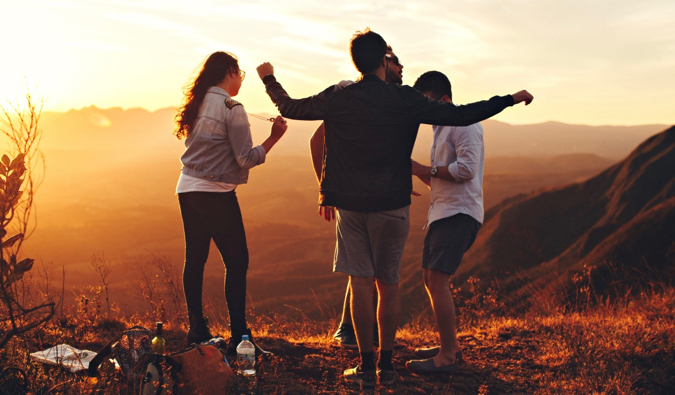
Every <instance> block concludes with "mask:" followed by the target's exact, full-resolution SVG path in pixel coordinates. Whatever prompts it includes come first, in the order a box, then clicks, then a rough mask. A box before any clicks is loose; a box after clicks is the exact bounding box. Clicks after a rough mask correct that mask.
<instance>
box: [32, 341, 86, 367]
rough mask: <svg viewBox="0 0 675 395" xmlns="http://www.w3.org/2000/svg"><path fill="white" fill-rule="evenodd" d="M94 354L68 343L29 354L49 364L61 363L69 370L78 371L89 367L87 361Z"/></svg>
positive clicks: (34, 359)
mask: <svg viewBox="0 0 675 395" xmlns="http://www.w3.org/2000/svg"><path fill="white" fill-rule="evenodd" d="M95 356H96V352H94V351H89V350H79V349H77V348H75V347H73V346H70V345H68V344H59V345H57V346H54V347H51V348H48V349H46V350H42V351H37V352H34V353H31V354H30V359H32V360H33V361H36V362H42V363H46V364H49V365H63V366H65V367H67V368H68V369H70V371H71V372H73V373H75V372H79V371H80V370H85V369H87V368H89V362H91V360H92V359H94V357H95Z"/></svg>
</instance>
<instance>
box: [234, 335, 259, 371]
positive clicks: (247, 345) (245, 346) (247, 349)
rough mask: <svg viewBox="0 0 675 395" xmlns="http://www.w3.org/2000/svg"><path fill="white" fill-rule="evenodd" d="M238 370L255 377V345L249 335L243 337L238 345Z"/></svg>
mask: <svg viewBox="0 0 675 395" xmlns="http://www.w3.org/2000/svg"><path fill="white" fill-rule="evenodd" d="M237 371H238V372H239V374H241V375H243V376H245V377H249V378H251V379H255V347H254V346H253V343H251V342H250V341H249V340H248V335H244V336H242V337H241V343H239V345H238V346H237Z"/></svg>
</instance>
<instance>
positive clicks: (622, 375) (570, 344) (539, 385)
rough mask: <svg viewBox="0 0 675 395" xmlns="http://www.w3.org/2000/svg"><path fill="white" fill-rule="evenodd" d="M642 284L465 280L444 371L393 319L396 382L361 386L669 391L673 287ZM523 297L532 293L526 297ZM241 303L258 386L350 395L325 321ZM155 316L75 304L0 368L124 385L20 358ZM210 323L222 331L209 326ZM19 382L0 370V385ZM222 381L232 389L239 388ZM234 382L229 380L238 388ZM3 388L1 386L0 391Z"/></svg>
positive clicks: (673, 371)
mask: <svg viewBox="0 0 675 395" xmlns="http://www.w3.org/2000/svg"><path fill="white" fill-rule="evenodd" d="M657 289H659V287H658V286H653V287H651V288H648V289H645V292H644V293H643V296H642V297H640V298H627V299H623V300H622V301H619V302H615V303H612V304H602V303H595V302H597V300H595V301H594V302H593V303H589V304H587V305H585V306H584V308H582V309H576V311H571V310H569V309H568V307H567V306H564V305H557V306H554V305H551V306H549V309H548V310H545V311H544V310H539V311H534V310H531V311H529V312H527V313H518V314H515V313H513V312H512V310H510V309H509V308H508V302H507V300H506V299H503V298H502V295H500V294H499V292H498V291H497V290H495V289H492V290H486V291H485V292H482V291H478V290H474V293H473V294H471V296H470V298H469V299H462V298H461V297H460V298H459V299H458V305H459V306H460V308H459V312H460V316H459V320H460V326H459V329H460V334H459V338H460V342H461V344H462V347H463V350H464V355H465V360H466V361H465V362H464V363H462V364H460V371H459V373H458V374H455V375H441V376H417V375H413V374H410V373H409V372H407V371H406V369H405V367H404V364H405V361H406V360H408V359H411V358H413V354H412V351H413V350H414V348H415V347H419V346H426V345H431V344H434V342H435V338H436V336H435V333H434V332H433V326H432V324H431V323H430V321H429V318H430V317H429V316H427V315H423V316H420V317H418V318H417V320H415V321H414V322H411V323H409V324H406V325H404V326H402V327H401V328H400V329H399V331H398V334H397V338H398V340H399V342H400V343H401V347H399V348H397V349H396V350H395V352H394V366H395V368H396V370H397V371H398V373H399V374H400V381H399V382H398V383H397V384H395V385H394V386H391V387H379V388H376V390H375V391H369V392H366V393H380V394H448V393H453V394H588V393H598V394H670V393H673V391H675V379H674V378H675V315H673V311H674V309H675V290H674V289H673V288H665V289H660V290H658V291H657ZM533 296H534V295H533ZM256 313H262V312H260V311H252V312H251V314H252V315H253V316H254V317H255V318H254V319H253V321H254V322H253V324H252V326H253V328H254V334H255V335H256V338H257V339H258V341H259V342H260V344H262V345H263V346H264V347H265V348H266V349H269V350H271V351H273V352H274V353H275V355H274V356H272V357H271V358H269V359H267V360H264V361H259V363H258V368H257V369H258V381H257V385H256V387H255V388H254V390H253V392H252V393H258V394H352V393H359V391H358V388H354V387H353V386H350V385H348V384H345V383H344V382H343V380H342V377H341V375H342V371H343V370H344V369H346V368H349V367H352V366H354V365H355V364H357V363H358V354H357V352H356V351H353V350H345V349H342V348H340V347H338V346H337V345H336V344H335V343H334V341H333V339H332V338H331V334H332V332H333V330H334V328H335V326H336V323H335V321H334V320H323V321H315V320H309V319H298V320H294V319H289V318H288V317H285V316H282V315H276V314H267V313H262V314H260V315H256ZM157 318H158V317H156V316H148V315H144V316H139V315H136V314H133V315H124V314H122V313H121V312H117V313H115V314H114V318H107V317H106V314H104V313H103V314H102V313H101V312H99V313H95V312H94V311H92V310H91V309H90V310H87V308H86V307H84V306H80V307H79V310H78V311H75V310H72V311H66V312H65V313H64V314H63V315H62V316H60V317H59V318H58V319H55V320H54V321H52V322H50V323H49V324H48V325H47V326H45V327H44V328H40V329H38V330H35V331H33V332H32V333H31V334H30V335H28V336H25V337H24V338H15V339H14V340H13V341H12V342H11V343H10V344H9V345H8V346H7V347H5V348H4V349H2V350H0V366H2V367H3V368H4V367H14V368H20V369H22V370H24V371H25V372H26V373H27V377H28V384H29V392H30V393H34V394H89V393H97V394H126V393H131V392H130V390H129V387H128V384H127V381H126V379H125V378H124V377H123V376H122V375H121V373H120V372H119V371H118V372H115V371H114V369H111V365H108V364H104V365H103V366H102V367H101V369H100V371H101V376H100V377H99V378H98V379H90V378H87V377H86V376H85V375H84V374H82V373H70V372H69V371H67V370H65V369H62V368H60V367H54V366H48V365H42V364H39V363H34V362H30V361H29V358H28V354H29V353H30V352H33V351H36V350H39V349H44V348H47V347H51V346H53V345H56V344H61V343H66V344H70V345H72V346H75V347H77V348H80V349H89V350H98V349H99V348H100V347H101V346H102V345H103V344H105V343H107V342H108V341H109V340H110V339H112V338H114V337H116V336H118V335H119V333H120V332H121V331H122V330H123V329H124V328H126V327H129V326H131V325H138V324H140V325H144V326H146V327H152V326H153V324H154V321H155V319H157ZM166 329H167V330H166V336H165V338H166V339H167V342H168V350H169V352H170V353H171V352H178V351H180V350H182V349H183V348H184V339H185V329H186V328H185V326H184V325H176V324H175V323H174V322H173V321H172V322H170V323H169V325H167V326H166ZM214 332H216V333H219V334H222V335H224V336H227V335H228V332H227V329H226V328H225V327H221V326H215V328H214ZM19 384H20V383H19V382H18V380H16V379H13V378H12V376H9V377H4V378H1V379H0V393H13V392H12V391H13V389H14V390H15V389H16V388H17V386H18V385H19ZM240 385H241V383H240V382H239V381H235V382H234V383H233V386H234V388H235V389H236V387H237V386H240ZM239 388H241V387H239ZM3 391H4V392H3Z"/></svg>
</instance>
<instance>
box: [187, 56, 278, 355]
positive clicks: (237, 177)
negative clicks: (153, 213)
mask: <svg viewBox="0 0 675 395" xmlns="http://www.w3.org/2000/svg"><path fill="white" fill-rule="evenodd" d="M245 75H246V73H245V72H244V71H242V70H241V69H239V63H238V60H237V58H236V57H235V56H234V55H232V54H230V53H227V52H215V53H213V54H211V55H210V56H209V57H208V59H207V60H206V62H205V63H204V66H203V67H202V70H201V71H200V73H199V75H198V76H197V78H196V79H195V80H194V82H193V83H192V84H191V86H190V87H189V88H188V90H187V92H186V95H185V102H184V104H183V106H182V107H181V108H180V109H179V112H178V115H177V116H176V124H177V126H176V129H175V131H174V134H175V135H176V137H178V139H181V138H184V137H185V138H186V139H185V152H184V153H183V155H182V156H181V158H180V159H181V162H182V164H183V169H182V171H181V174H180V177H179V179H178V185H177V187H176V193H177V194H178V202H179V205H180V211H181V216H182V219H183V229H184V233H185V266H184V268H183V288H184V292H185V301H186V302H187V308H188V317H189V321H190V328H189V330H188V333H187V341H188V343H199V342H203V341H206V340H210V339H211V338H213V335H212V334H211V332H210V330H209V328H208V326H207V324H206V321H205V319H204V316H203V312H202V287H203V280H204V266H205V264H206V259H207V258H208V255H209V246H210V244H211V240H213V241H214V242H215V244H216V247H218V251H219V252H220V255H221V257H222V259H223V263H224V264H225V267H226V269H227V270H226V273H227V274H226V277H225V298H226V300H227V306H228V310H229V315H230V328H231V338H230V343H229V346H228V351H227V352H228V354H231V355H233V354H236V347H237V345H238V344H239V342H241V338H242V336H243V335H249V339H252V337H250V336H251V330H250V329H249V328H248V326H247V324H246V272H247V270H248V247H247V245H246V233H245V231H244V223H243V220H242V216H241V210H240V208H239V201H238V200H237V195H236V194H235V189H236V187H237V186H238V185H240V184H245V183H246V182H247V181H248V171H249V169H251V168H252V167H254V166H258V165H260V164H262V163H264V162H265V157H266V155H267V153H268V152H269V151H270V149H272V147H273V146H274V145H275V144H276V143H277V142H278V141H279V139H280V138H281V137H282V136H283V135H284V133H285V132H286V129H287V125H286V121H285V120H284V119H283V118H282V117H276V119H274V123H273V125H272V131H271V133H270V136H269V137H268V138H267V139H266V140H265V141H264V142H263V143H262V144H261V145H257V146H255V147H254V146H253V142H252V139H251V130H250V126H249V123H248V117H247V115H246V111H245V110H244V106H243V105H242V104H241V103H239V102H237V101H236V100H234V99H232V97H233V96H236V95H237V94H238V93H239V89H240V88H241V84H242V82H243V80H244V76H245ZM254 344H255V343H254ZM264 353H266V352H265V351H264V350H262V349H261V348H260V347H258V346H257V345H256V355H260V354H264Z"/></svg>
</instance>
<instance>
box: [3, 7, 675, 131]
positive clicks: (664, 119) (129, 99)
mask: <svg viewBox="0 0 675 395" xmlns="http://www.w3.org/2000/svg"><path fill="white" fill-rule="evenodd" d="M0 10H1V13H0V37H2V38H1V40H2V41H1V43H2V56H1V57H0V103H7V102H8V101H9V102H16V100H18V98H19V97H20V95H21V92H23V91H25V88H26V86H28V87H29V89H31V90H33V91H34V92H36V93H38V94H39V95H42V96H44V97H45V98H46V104H45V110H52V111H67V110H69V109H72V108H75V109H77V108H82V107H88V106H92V105H93V106H96V107H99V108H110V107H122V108H138V107H140V108H145V109H147V110H150V111H154V110H158V109H161V108H167V107H174V108H175V107H177V106H179V105H180V103H181V101H182V98H183V88H184V87H185V86H186V85H187V84H188V83H189V82H190V81H191V79H193V78H194V77H195V73H196V72H197V71H198V70H199V67H200V65H201V63H202V62H203V61H204V60H205V59H206V57H207V56H208V55H209V54H210V53H212V52H214V51H219V50H225V51H229V52H232V53H234V54H235V55H237V57H238V58H239V62H240V68H241V69H242V70H244V71H246V72H247V76H246V79H245V81H244V84H243V86H242V89H241V91H240V94H239V95H238V96H237V99H238V100H239V101H240V102H242V103H243V104H244V106H245V107H246V109H247V111H249V112H264V113H269V114H275V113H276V109H275V107H274V105H273V104H272V103H271V101H270V100H269V98H268V97H267V95H266V94H265V92H264V86H263V85H262V83H261V82H260V80H259V78H258V76H257V73H256V71H255V68H256V67H257V65H259V64H260V63H262V62H265V61H269V62H271V63H272V64H273V65H274V66H275V74H276V75H277V78H278V80H279V81H280V82H281V83H282V84H283V85H284V87H285V88H286V89H287V90H288V92H289V94H290V95H291V96H292V97H305V96H309V95H312V94H315V93H318V92H320V91H322V90H323V89H325V88H326V87H328V86H330V85H332V84H334V83H336V82H338V81H340V80H344V79H355V78H357V77H358V72H357V71H356V70H355V69H354V67H353V65H352V63H351V60H350V57H349V51H348V48H349V40H350V38H351V36H352V35H353V34H354V32H356V31H358V30H363V29H365V28H366V27H370V28H371V29H372V30H374V31H376V32H378V33H380V34H381V35H382V36H383V37H384V39H385V40H386V41H387V43H388V44H390V45H391V46H392V47H393V49H394V52H395V53H396V54H397V55H398V57H399V58H400V59H401V62H402V63H403V65H404V69H403V80H404V83H405V84H409V85H412V84H413V83H414V82H415V79H416V78H417V77H418V76H419V75H421V74H422V73H424V72H425V71H429V70H439V71H442V72H444V73H445V74H446V75H448V77H449V78H450V80H451V81H452V84H453V94H454V100H455V103H457V104H462V103H469V102H473V101H477V100H483V99H487V98H489V97H491V96H494V95H504V94H510V93H514V92H517V91H518V90H521V89H527V90H528V91H530V92H531V93H532V94H533V95H534V97H535V101H534V102H533V103H532V104H531V105H530V106H528V107H524V106H522V105H520V106H519V107H516V108H514V109H508V110H506V111H504V112H503V113H501V114H499V115H497V116H496V117H495V119H497V120H500V121H503V122H509V123H514V124H531V123H539V122H546V121H559V122H565V123H574V124H590V125H638V124H675V84H674V82H675V29H673V27H672V24H673V21H675V1H673V0H643V1H639V2H638V1H634V0H625V1H624V0H613V1H609V0H593V1H588V0H585V1H577V0H568V1H559V0H556V1H551V0H471V1H469V0H453V1H438V0H420V1H410V2H401V1H394V0H380V1H365V0H360V1H350V0H342V1H335V2H333V1H324V2H318V1H305V0H295V1H281V0H277V1H261V0H247V1H237V2H232V1H215V0H214V1H209V0H190V1H177V0H161V1H160V0H113V1H106V0H21V1H17V0H0Z"/></svg>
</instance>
